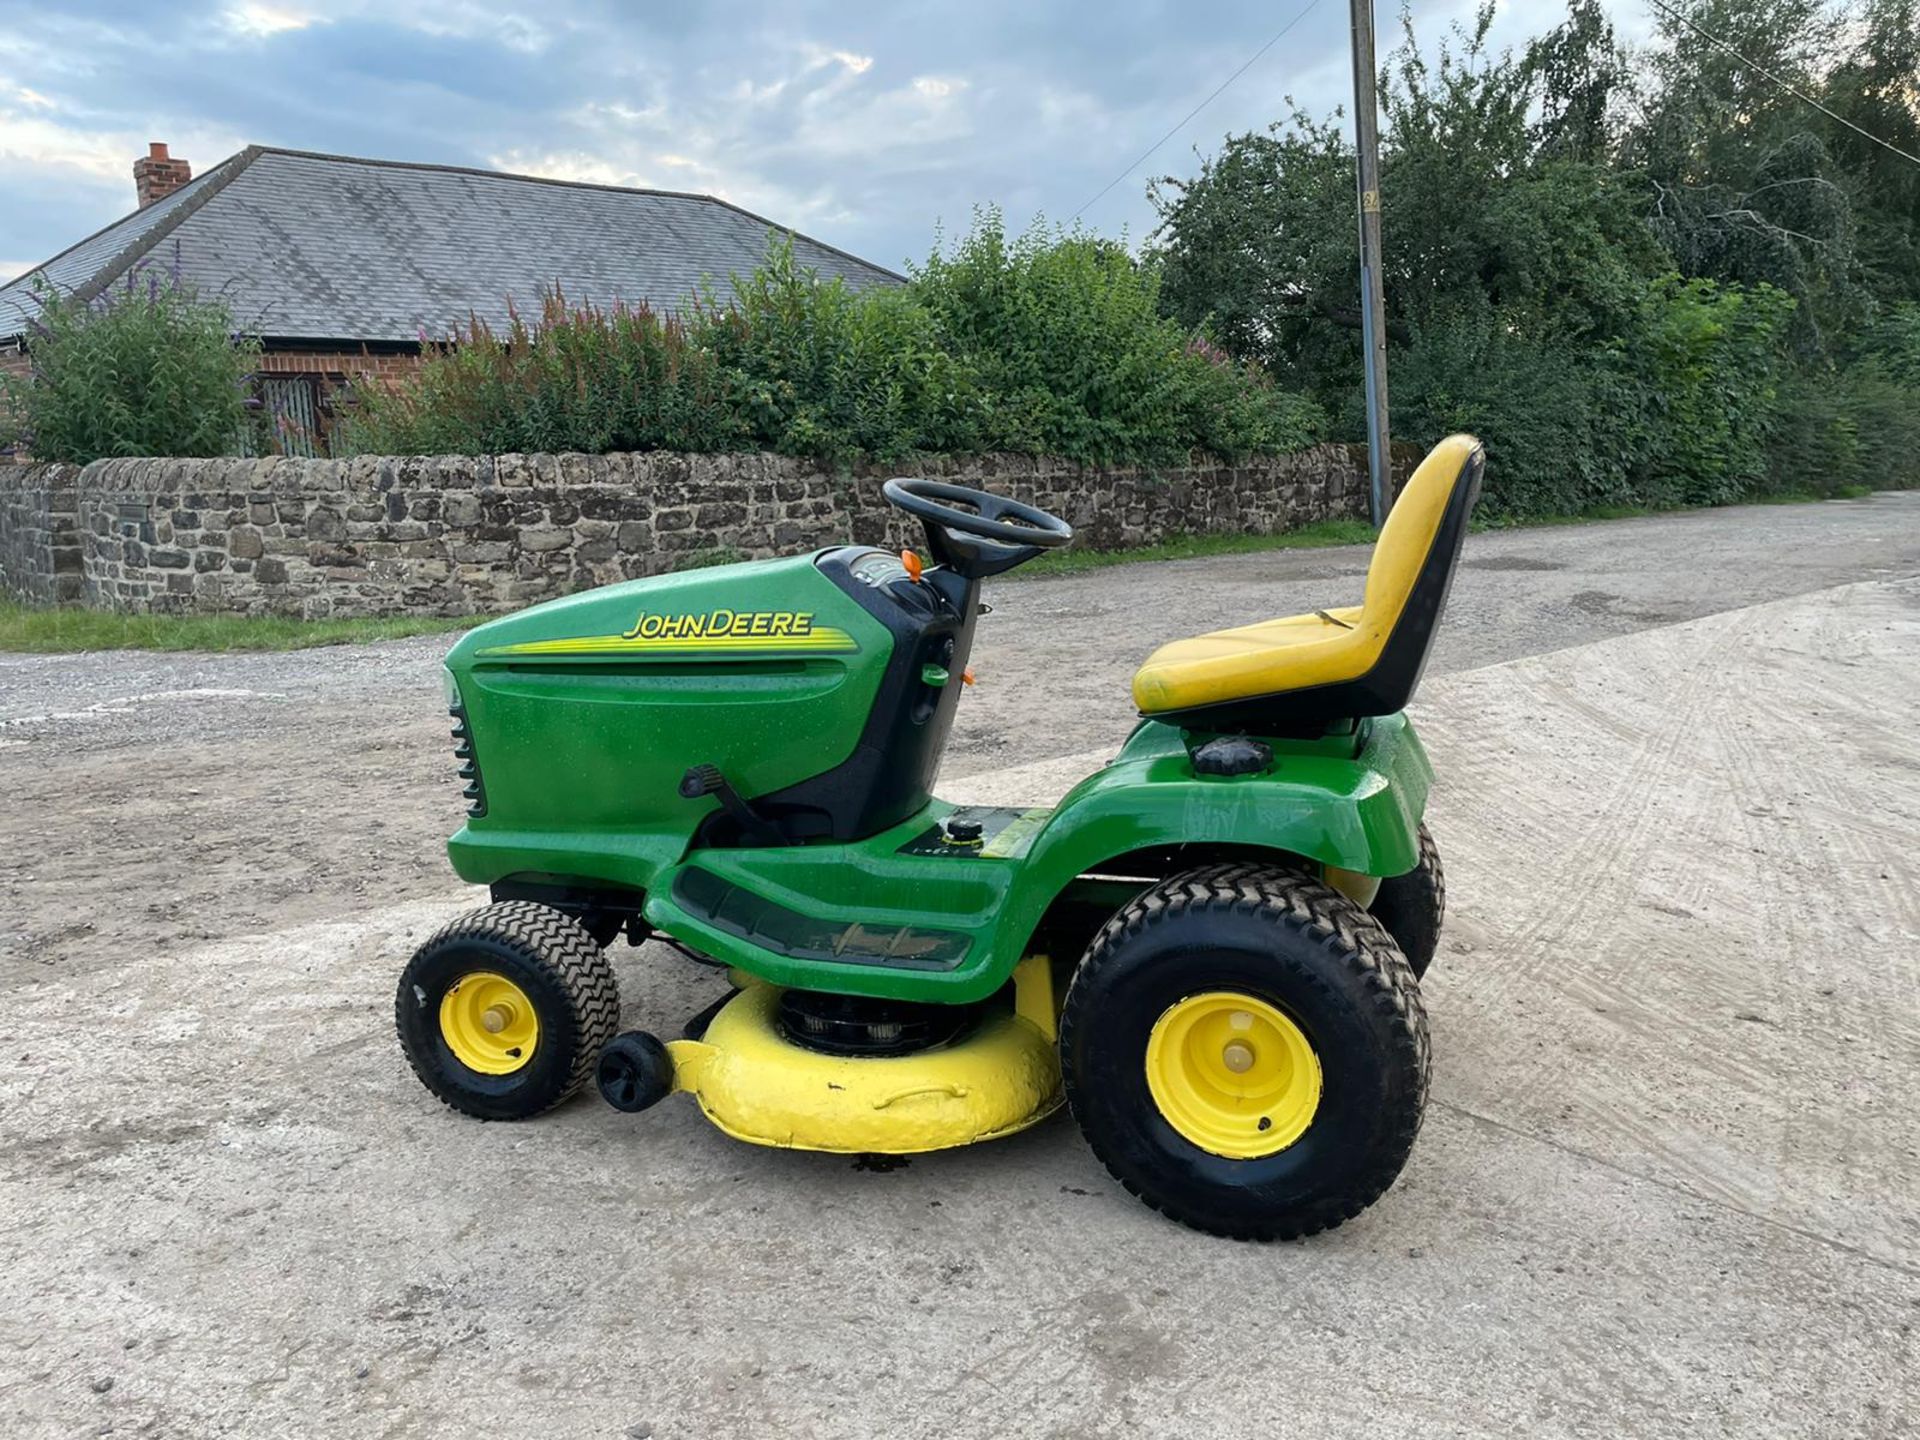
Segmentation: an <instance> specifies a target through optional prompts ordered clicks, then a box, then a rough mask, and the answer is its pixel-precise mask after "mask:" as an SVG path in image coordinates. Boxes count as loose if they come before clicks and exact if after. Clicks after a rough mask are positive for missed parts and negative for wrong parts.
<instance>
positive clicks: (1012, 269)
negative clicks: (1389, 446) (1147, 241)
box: [913, 210, 1321, 462]
mask: <svg viewBox="0 0 1920 1440" xmlns="http://www.w3.org/2000/svg"><path fill="white" fill-rule="evenodd" d="M913 293H914V298H915V299H916V300H917V301H918V302H919V303H920V304H921V305H923V306H924V307H925V308H926V309H927V310H928V311H929V312H930V313H931V314H932V316H933V318H934V322H935V325H936V326H937V328H938V333H939V334H940V336H941V338H942V340H943V341H944V343H945V345H946V347H947V349H948V350H949V351H950V352H951V353H953V354H955V355H956V356H959V357H961V359H962V360H963V362H964V363H965V364H966V365H967V366H968V368H969V369H970V370H972V371H973V372H974V373H975V374H977V375H978V377H979V383H980V386H981V387H982V389H983V390H984V391H985V393H986V396H987V397H988V399H987V401H986V404H985V407H984V414H983V416H982V420H983V424H984V433H983V436H982V439H983V440H984V443H985V444H986V446H987V448H990V449H995V450H1012V451H1024V452H1030V453H1036V454H1049V455H1065V456H1069V457H1072V458H1074V459H1081V460H1090V461H1100V462H1115V461H1126V460H1179V459H1182V458H1184V457H1185V456H1186V455H1187V454H1188V453H1189V452H1190V451H1193V450H1195V449H1202V450H1209V451H1212V452H1213V453H1215V454H1219V455H1224V456H1229V457H1232V456H1238V455H1245V454H1252V453H1256V452H1257V453H1271V452H1274V451H1281V450H1290V449H1298V448H1299V447H1300V446H1302V445H1305V444H1309V443H1311V442H1312V441H1313V440H1314V439H1315V438H1317V436H1318V434H1319V431H1320V429H1321V417H1320V415H1319V412H1318V411H1317V409H1316V408H1315V407H1313V406H1311V405H1310V404H1309V403H1308V402H1306V401H1305V400H1304V399H1302V398H1301V397H1299V396H1297V395H1290V394H1286V393H1284V392H1282V391H1280V390H1278V389H1277V388H1275V386H1274V385H1273V384H1272V382H1271V381H1270V380H1269V379H1268V378H1267V376H1266V375H1265V373H1264V372H1263V371H1261V370H1260V369H1259V368H1258V367H1257V366H1252V365H1244V364H1241V363H1239V362H1237V361H1235V360H1234V359H1232V358H1231V357H1230V356H1228V355H1227V354H1226V353H1225V352H1224V351H1222V350H1219V349H1216V348H1215V347H1213V346H1212V345H1211V344H1208V343H1206V342H1205V341H1204V338H1202V337H1199V336H1197V335H1196V334H1195V332H1194V331H1192V330H1189V329H1188V328H1186V327H1185V326H1182V325H1180V324H1178V323H1177V322H1175V321H1173V320H1169V319H1167V318H1165V317H1163V316H1162V315H1161V314H1160V282H1159V274H1158V271H1157V270H1155V269H1152V268H1149V267H1145V266H1142V265H1140V264H1139V263H1137V262H1136V261H1135V260H1134V259H1133V258H1132V256H1130V255H1129V254H1128V253H1127V251H1126V250H1125V249H1124V248H1123V247H1122V246H1119V245H1116V244H1114V243H1112V242H1110V241H1106V240H1099V239H1095V238H1093V237H1090V236H1086V235H1082V234H1078V233H1066V232H1053V233H1051V234H1050V233H1048V232H1047V231H1045V230H1043V229H1042V228H1041V227H1040V226H1038V225H1037V224H1036V225H1035V226H1034V227H1033V228H1032V229H1029V230H1028V231H1027V232H1026V233H1025V234H1024V235H1021V236H1019V237H1018V238H1017V239H1012V240H1009V239H1008V237H1007V234H1006V231H1005V228H1004V227H1003V225H1002V222H1001V218H1000V215H999V212H998V211H995V210H985V211H982V212H981V213H980V214H979V215H978V216H976V218H975V222H974V226H973V230H972V231H971V233H969V234H968V235H967V236H966V237H965V238H964V239H962V240H961V241H960V242H959V243H958V244H957V245H956V246H955V247H954V249H953V252H952V253H951V254H950V255H941V254H940V253H939V252H938V251H936V252H935V253H934V254H933V255H932V256H931V257H930V258H929V259H928V260H927V262H926V264H925V265H923V266H921V267H919V268H918V269H917V270H916V271H915V273H914V277H913ZM1196 341H1198V342H1199V343H1196Z"/></svg>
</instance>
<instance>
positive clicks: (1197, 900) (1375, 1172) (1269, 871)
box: [1060, 864, 1428, 1240]
mask: <svg viewBox="0 0 1920 1440" xmlns="http://www.w3.org/2000/svg"><path fill="white" fill-rule="evenodd" d="M1213 991H1225V992H1230V993H1235V994H1244V995H1248V996H1251V997H1254V998H1255V999H1256V1000H1259V1001H1262V1002H1265V1004H1266V1005H1269V1006H1272V1007H1273V1008H1275V1009H1277V1010H1278V1011H1280V1012H1281V1013H1282V1014H1283V1015H1284V1016H1285V1017H1286V1018H1287V1019H1288V1020H1290V1021H1291V1022H1292V1023H1293V1024H1294V1025H1295V1026H1297V1027H1298V1029H1299V1031H1300V1032H1301V1033H1302V1034H1303V1035H1304V1037H1305V1040H1306V1042H1307V1043H1308V1044H1309V1045H1310V1046H1311V1048H1312V1050H1313V1053H1314V1056H1315V1058H1316V1059H1317V1061H1318V1063H1319V1066H1320V1071H1321V1077H1322V1083H1321V1089H1320V1093H1319V1098H1318V1103H1317V1108H1316V1109H1314V1110H1313V1111H1312V1113H1311V1119H1310V1122H1309V1123H1308V1124H1307V1125H1306V1128H1305V1130H1304V1132H1302V1133H1301V1134H1300V1135H1299V1138H1298V1139H1296V1140H1293V1141H1292V1142H1291V1143H1290V1144H1287V1145H1286V1146H1285V1148H1282V1149H1280V1150H1278V1151H1277V1152H1275V1153H1271V1154H1267V1155H1262V1156H1258V1157H1255V1158H1243V1159H1231V1158H1227V1157H1226V1156H1224V1155H1222V1154H1216V1153H1213V1152H1212V1151H1209V1150H1207V1149H1203V1148H1202V1147H1201V1146H1200V1145H1198V1144H1196V1143H1195V1142H1194V1141H1192V1140H1190V1139H1188V1138H1187V1136H1186V1135H1185V1134H1183V1133H1181V1131H1180V1130H1178V1129H1176V1128H1175V1126H1174V1124H1173V1123H1172V1122H1170V1121H1169V1120H1168V1118H1167V1117H1166V1116H1165V1115H1164V1114H1163V1113H1162V1112H1161V1109H1160V1107H1159V1105H1158V1104H1157V1103H1156V1101H1155V1099H1154V1096H1153V1092H1152V1089H1151V1088H1150V1084H1149V1081H1148V1075H1147V1058H1146V1057H1147V1048H1148V1042H1149V1039H1150V1037H1151V1035H1152V1033H1153V1031H1154V1028H1155V1026H1156V1025H1157V1024H1158V1023H1159V1021H1160V1020H1161V1018H1162V1017H1163V1016H1165V1015H1167V1014H1168V1013H1169V1011H1170V1010H1171V1008H1172V1007H1174V1006H1175V1005H1177V1004H1178V1003H1179V1002H1181V1001H1182V1000H1185V999H1187V998H1188V997H1192V996H1196V995H1204V994H1206V993H1208V992H1213ZM1060 1051H1061V1063H1062V1069H1063V1071H1064V1073H1065V1079H1066V1093H1067V1101H1068V1104H1069V1105H1070V1106H1071V1108H1072V1110H1073V1114H1074V1118H1075V1119H1076V1120H1077V1121H1078V1122H1079V1124H1080V1128H1081V1131H1082V1132H1083V1133H1084V1134H1085V1135H1086V1137H1087V1142H1088V1144H1089V1145H1091V1146H1092V1147H1093V1151H1094V1153H1095V1154H1096V1155H1098V1156H1099V1157H1100V1160H1101V1162H1102V1163H1103V1164H1105V1165H1106V1167H1107V1169H1108V1170H1110V1171H1111V1172H1112V1173H1113V1175H1114V1177H1115V1178H1116V1179H1117V1180H1119V1181H1120V1183H1121V1184H1123V1185H1124V1186H1126V1187H1127V1189H1129V1190H1131V1191H1132V1192H1133V1193H1134V1194H1135V1195H1137V1196H1139V1198H1140V1199H1142V1200H1144V1201H1145V1202H1146V1203H1147V1204H1148V1205H1151V1206H1152V1207H1153V1208H1155V1209H1156V1210H1159V1211H1162V1212H1163V1213H1164V1214H1166V1215H1168V1216H1170V1217H1171V1218H1173V1219H1175V1220H1178V1221H1180V1222H1181V1223H1182V1224H1185V1225H1190V1226H1192V1227H1193V1228H1195V1229H1197V1230H1205V1231H1208V1232H1210V1233H1212V1234H1216V1235H1227V1236H1232V1237H1234V1238H1237V1239H1248V1240H1274V1239H1291V1238H1293V1237H1296V1236H1301V1235H1311V1234H1314V1233H1315V1232H1317V1231H1321V1230H1326V1229H1330V1228H1331V1227H1333V1226H1335V1225H1338V1224H1340V1223H1341V1222H1342V1221H1343V1220H1347V1219H1350V1218H1352V1217H1353V1216H1355V1215H1358V1214H1359V1213H1360V1212H1361V1211H1362V1210H1364V1209H1365V1208H1366V1207H1367V1206H1369V1205H1371V1204H1372V1203H1373V1202H1374V1201H1375V1200H1377V1199H1379V1198H1380V1196H1381V1195H1382V1194H1383V1193H1384V1192H1385V1191H1386V1189H1387V1187H1388V1186H1389V1185H1391V1184H1392V1183H1393V1181H1394V1179H1395V1177H1397V1176H1398V1175H1399V1173H1400V1169H1401V1167H1402V1166H1403V1165H1404V1164H1405V1163H1406V1159H1407V1154H1408V1152H1409V1151H1410V1150H1411V1149H1412V1146H1413V1139H1414V1136H1415V1135H1416V1134H1417V1133H1418V1132H1419V1129H1420V1121H1421V1117H1422V1114H1423V1112H1424V1111H1425V1108H1426V1097H1427V1072H1428V1042H1427V1021H1426V1014H1425V1012H1424V1011H1423V1010H1422V1009H1421V1006H1420V995H1419V988H1418V986H1417V985H1416V983H1415V982H1414V980H1413V978H1412V975H1411V972H1410V971H1408V969H1407V966H1406V961H1405V959H1404V958H1403V957H1402V956H1401V954H1400V951H1399V948H1398V947H1397V946H1396V945H1395V944H1394V943H1393V939H1392V937H1391V936H1389V935H1388V934H1387V932H1386V931H1385V930H1384V929H1382V928H1381V926H1380V925H1379V924H1378V922H1377V921H1375V920H1374V918H1373V917H1372V916H1370V915H1369V914H1367V912H1366V911H1365V910H1362V909H1361V908H1360V907H1359V906H1358V905H1356V904H1354V903H1353V902H1352V901H1351V900H1349V899H1347V898H1346V897H1345V896H1344V895H1341V894H1340V893H1339V892H1337V891H1335V890H1332V889H1330V888H1328V887H1327V886H1326V885H1324V884H1322V883H1321V882H1320V881H1318V880H1315V879H1312V878H1309V877H1306V876H1303V875H1300V874H1298V873H1297V872H1292V871H1287V870H1282V869H1275V868H1269V867H1266V866H1260V865H1248V864H1232V865H1216V866H1209V867H1206V868H1204V869H1199V870H1193V871H1189V872H1187V873H1186V874H1184V875H1177V876H1175V877H1173V878H1172V879H1169V880H1165V881H1162V882H1161V883H1160V884H1158V885H1156V886H1154V887H1153V888H1152V889H1151V890H1148V891H1146V892H1145V893H1144V894H1142V895H1140V896H1138V897H1137V898H1136V899H1134V900H1133V901H1132V903H1130V904H1128V905H1127V906H1126V907H1125V908H1124V909H1122V910H1121V911H1120V912H1119V913H1118V914H1117V915H1115V916H1114V917H1113V918H1112V919H1111V920H1109V921H1108V922H1107V924H1106V926H1105V927H1104V928H1103V929H1102V930H1101V932H1100V934H1099V935H1098V936H1096V937H1095V939H1094V942H1093V944H1092V945H1091V946H1090V947H1089V948H1088V950H1087V954H1086V958H1085V959H1084V960H1083V961H1082V962H1081V964H1080V968H1079V970H1078V971H1077V972H1076V973H1075V974H1074V977H1073V981H1072V983H1071V985H1070V986H1069V987H1068V990H1067V999H1066V1006H1065V1009H1064V1011H1063V1013H1062V1016H1061V1025H1060ZM1260 1128H1262V1129H1264V1128H1266V1123H1265V1121H1264V1119H1263V1120H1262V1122H1261V1127H1260Z"/></svg>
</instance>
